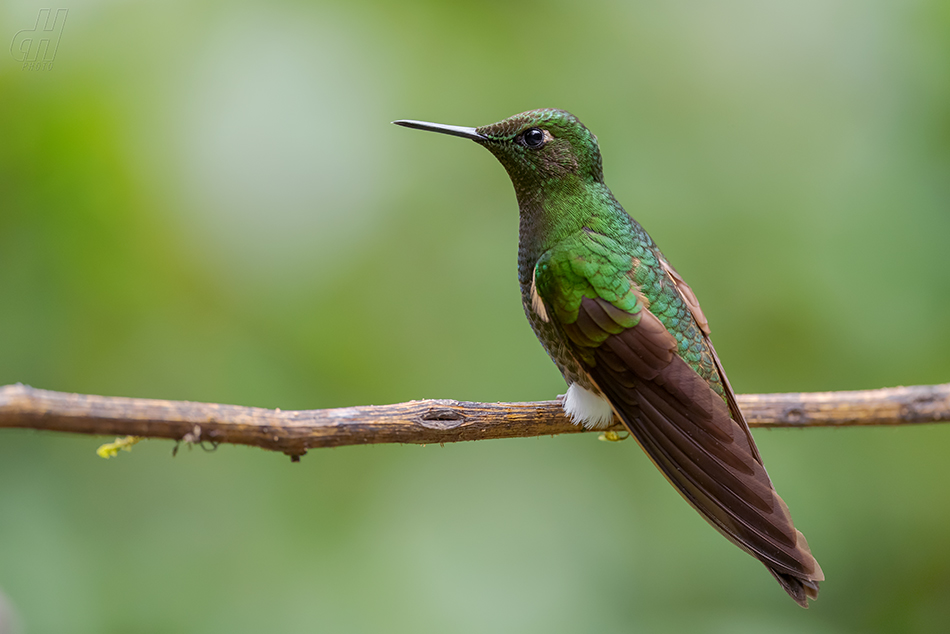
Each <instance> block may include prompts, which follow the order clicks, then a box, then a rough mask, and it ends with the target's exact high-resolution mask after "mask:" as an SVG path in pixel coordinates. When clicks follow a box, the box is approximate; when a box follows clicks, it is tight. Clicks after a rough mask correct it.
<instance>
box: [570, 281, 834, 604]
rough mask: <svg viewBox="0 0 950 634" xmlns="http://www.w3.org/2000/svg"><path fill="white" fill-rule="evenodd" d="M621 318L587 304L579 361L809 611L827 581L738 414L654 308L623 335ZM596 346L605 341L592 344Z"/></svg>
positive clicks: (655, 456) (685, 490) (697, 501)
mask: <svg viewBox="0 0 950 634" xmlns="http://www.w3.org/2000/svg"><path fill="white" fill-rule="evenodd" d="M690 293H691V291H690ZM696 306H697V307H698V303H697V304H696ZM617 312H618V309H617V307H616V306H614V305H612V304H610V303H609V302H607V301H605V300H603V299H600V298H598V299H591V298H587V297H585V298H584V299H583V300H582V301H581V306H580V311H579V313H578V318H577V320H576V321H575V322H574V323H572V324H567V325H564V326H563V327H564V329H565V333H566V334H567V335H568V338H569V339H571V341H572V342H573V344H574V345H576V346H581V347H584V348H586V350H585V354H578V355H577V356H578V357H586V358H587V359H592V362H591V363H586V364H584V365H585V369H586V370H587V371H588V373H589V374H590V377H591V379H592V380H593V381H594V383H595V384H596V385H597V386H598V388H599V389H600V390H601V391H602V392H603V393H604V395H605V396H606V397H607V398H608V400H609V401H610V402H611V404H612V405H613V407H614V409H615V410H616V412H617V414H618V415H619V417H620V418H621V420H622V421H623V423H624V424H625V425H626V427H627V428H628V429H629V430H630V432H631V434H632V435H633V436H634V438H636V439H637V441H638V442H639V443H640V445H641V446H642V447H643V449H644V450H645V451H646V453H647V454H648V455H649V456H650V458H651V459H652V460H653V462H654V464H656V466H657V467H658V468H659V469H660V471H661V472H663V474H664V475H665V476H666V478H667V479H668V480H669V481H670V483H672V484H673V485H674V486H675V487H676V488H677V490H679V492H680V493H681V494H682V495H683V497H684V498H685V499H686V500H687V501H688V502H689V503H690V504H691V505H692V506H693V507H694V508H695V509H696V510H697V511H699V512H700V514H702V516H703V517H704V518H705V519H706V520H707V521H708V522H709V523H710V524H712V525H713V526H714V527H715V528H717V529H718V530H719V531H720V532H721V533H722V534H723V535H725V536H726V537H727V538H728V539H730V540H731V541H732V542H733V543H735V544H737V545H738V546H739V547H741V548H742V549H744V550H746V551H747V552H749V553H750V554H751V555H753V556H754V557H756V558H757V559H759V560H760V561H761V562H762V563H764V564H765V566H766V567H767V568H768V569H769V571H770V572H772V574H773V575H774V576H775V577H776V579H778V581H779V583H781V584H782V587H784V588H785V590H786V591H787V592H788V593H789V595H791V597H792V598H793V599H795V600H796V601H797V602H798V603H799V604H800V605H802V606H803V607H807V606H808V598H815V597H816V596H817V594H818V583H817V582H818V581H820V580H821V579H823V578H824V577H823V575H822V573H821V569H820V567H819V566H818V563H817V562H816V561H815V559H814V557H812V555H811V552H810V550H809V549H808V544H807V543H806V541H805V538H804V536H803V535H802V534H801V533H799V532H798V531H797V530H795V527H794V526H793V525H792V521H791V518H790V516H789V512H788V508H787V507H786V506H785V503H784V502H783V501H782V499H781V498H780V497H779V496H778V494H777V493H776V492H775V489H774V488H773V486H772V483H771V481H770V480H769V477H768V474H767V473H766V472H765V468H764V467H763V466H762V461H761V459H760V458H759V455H758V451H757V449H756V448H755V443H754V442H753V441H752V436H751V434H749V433H748V426H747V425H746V424H745V421H744V419H742V415H741V412H739V410H738V407H734V410H733V413H732V415H730V406H728V405H727V404H726V402H724V401H723V400H722V398H720V397H719V395H718V394H716V393H715V392H714V391H713V390H712V389H711V388H710V387H709V385H708V384H707V383H706V381H705V380H704V379H703V378H702V377H701V376H699V374H697V373H696V372H695V371H694V370H693V369H692V368H691V367H690V366H689V365H688V364H687V363H686V362H685V361H683V359H682V358H680V356H679V355H678V354H676V340H675V339H674V338H673V336H672V335H671V334H670V333H669V332H668V331H667V330H666V328H665V327H664V326H663V324H662V322H660V320H659V319H658V318H657V317H656V316H655V315H653V314H652V313H650V312H649V310H647V309H645V308H643V309H641V311H640V315H641V318H640V321H639V323H638V324H637V325H636V326H634V327H632V328H626V329H618V319H615V317H618V315H617ZM700 315H701V313H700ZM619 317H621V319H620V321H623V319H622V317H623V316H622V315H620V316H619ZM704 321H705V320H704ZM627 323H629V322H627ZM610 333H614V334H610ZM594 341H602V342H603V343H601V344H600V345H595V346H591V345H590V343H593V342H594ZM585 344H586V345H585ZM723 378H724V377H723ZM729 392H730V393H731V391H729ZM731 400H732V401H733V402H734V399H731ZM734 417H735V419H734Z"/></svg>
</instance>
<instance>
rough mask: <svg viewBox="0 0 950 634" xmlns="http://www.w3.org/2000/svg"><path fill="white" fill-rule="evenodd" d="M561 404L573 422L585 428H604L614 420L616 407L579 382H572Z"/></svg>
mask: <svg viewBox="0 0 950 634" xmlns="http://www.w3.org/2000/svg"><path fill="white" fill-rule="evenodd" d="M561 406H562V407H563V408H564V413H565V414H567V416H568V417H569V418H570V419H571V422H572V423H574V424H575V425H583V426H584V428H585V429H603V428H605V427H609V426H610V424H611V423H612V422H613V421H614V408H613V407H611V405H610V401H608V400H607V399H605V398H604V397H603V396H601V395H599V394H594V393H593V392H591V391H590V390H587V389H584V388H583V387H581V386H580V385H578V384H577V383H571V385H570V387H568V388H567V394H565V395H564V401H563V402H562V403H561Z"/></svg>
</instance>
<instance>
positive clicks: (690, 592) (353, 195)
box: [0, 0, 950, 634]
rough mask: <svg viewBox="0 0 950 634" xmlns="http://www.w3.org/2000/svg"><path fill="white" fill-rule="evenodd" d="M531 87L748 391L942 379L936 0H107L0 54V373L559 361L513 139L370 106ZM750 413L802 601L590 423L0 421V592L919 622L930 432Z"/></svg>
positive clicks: (238, 398)
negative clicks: (519, 249) (561, 429)
mask: <svg viewBox="0 0 950 634" xmlns="http://www.w3.org/2000/svg"><path fill="white" fill-rule="evenodd" d="M40 6H41V5H34V4H31V3H22V2H21V3H13V4H12V5H10V6H8V5H4V6H3V7H2V8H0V38H7V39H8V40H12V38H13V37H14V35H15V34H16V33H17V31H19V30H20V29H28V28H31V26H32V25H33V24H34V22H35V20H36V14H37V10H38V8H40ZM6 41H7V40H4V42H6ZM537 107H561V108H565V109H568V110H571V111H572V112H574V113H575V114H577V115H578V116H579V117H580V118H581V119H582V120H583V121H584V122H585V123H586V124H587V125H588V126H589V127H590V128H591V129H592V130H593V131H594V132H595V133H596V134H598V135H599V138H600V141H601V148H602V151H603V155H604V162H605V169H606V177H607V182H608V184H610V186H611V187H612V188H613V191H614V193H615V194H616V195H617V197H618V199H619V200H620V201H621V202H622V203H623V204H624V205H625V206H626V208H627V210H628V211H630V212H631V213H632V214H633V215H634V216H635V217H637V218H638V219H639V220H640V221H641V223H642V224H643V225H644V226H645V227H646V228H647V229H648V230H649V231H650V232H651V233H652V235H653V236H654V238H655V239H656V240H657V242H658V243H659V244H660V245H661V246H662V247H663V249H664V251H665V252H666V254H667V255H668V256H669V258H670V260H671V261H672V262H673V263H674V264H675V265H676V267H677V268H678V269H679V270H680V272H681V273H683V275H684V276H685V277H686V278H687V279H688V280H689V282H690V284H691V286H692V287H693V289H694V290H695V291H696V292H697V294H698V295H699V297H700V298H701V299H702V300H703V306H704V309H705V312H706V314H707V316H708V317H709V318H710V321H711V323H712V326H713V330H714V335H715V341H716V344H717V348H718V350H719V351H720V354H721V355H722V357H723V361H724V363H725V365H726V367H727V368H728V370H729V373H730V378H731V380H732V383H733V385H734V386H735V387H736V388H737V390H739V391H740V392H767V391H798V390H839V389H860V388H873V387H883V386H893V385H911V384H924V383H940V382H945V381H948V380H950V362H948V361H947V355H948V352H950V328H948V327H947V325H948V322H950V250H948V249H950V247H948V236H950V176H948V174H950V11H948V10H947V8H946V3H941V2H937V1H936V0H930V1H920V2H908V3H898V2H894V3H874V4H873V5H871V4H862V3H848V2H840V1H833V2H804V3H801V2H785V3H767V4H763V3H758V2H751V1H747V2H730V3H715V4H711V5H704V6H703V7H702V8H699V7H697V6H694V5H693V4H691V3H682V2H674V3H661V2H646V3H630V4H628V5H624V4H623V3H611V2H595V3H587V4H581V3H577V4H569V3H554V4H552V3H540V2H528V3H523V4H519V5H514V6H512V5H509V4H507V3H500V2H487V3H486V2H478V3H475V2H472V3H456V4H442V3H425V2H416V3H412V2H408V3H405V2H404V3H400V4H390V3H385V2H368V3H358V4H348V3H342V2H341V3H335V4H327V5H312V4H308V3H302V2H281V3H260V2H258V3H255V2H242V3H221V2H165V3H155V2H143V3H131V4H128V3H106V2H101V3H85V4H83V5H81V6H76V7H69V13H68V20H67V23H66V25H65V28H64V29H63V36H62V40H61V43H60V47H59V49H58V51H57V54H56V58H55V63H54V65H53V68H52V70H49V71H31V70H24V69H22V64H21V63H19V62H17V61H16V60H15V59H14V58H13V55H12V54H9V53H7V52H5V51H0V384H6V383H13V382H17V381H20V382H23V383H28V384H30V385H34V386H37V387H43V388H48V389H56V390H67V391H76V392H86V393H94V394H107V395H124V396H142V397H156V398H168V399H190V400H199V401H213V402H226V403H238V404H244V405H256V406H264V407H281V408H284V409H291V408H319V407H333V406H343V405H356V404H370V403H387V402H398V401H404V400H409V399H418V398H428V397H443V398H459V399H470V400H485V401H496V400H539V399H546V398H551V397H553V396H554V395H555V394H557V393H559V391H563V383H562V381H561V379H560V377H559V375H558V373H557V371H556V369H555V368H554V366H553V365H552V364H551V363H550V362H549V361H548V359H547V358H546V356H545V355H544V353H543V352H542V350H541V347H540V346H539V345H538V344H537V342H536V341H535V340H534V338H533V337H532V335H531V333H530V330H529V328H528V326H527V324H526V323H525V320H524V317H523V314H522V310H521V306H520V299H519V295H518V289H517V281H516V275H515V250H516V245H517V210H516V204H515V201H514V196H513V194H512V191H511V186H510V185H509V183H508V181H507V177H506V176H505V174H504V171H503V170H502V168H501V167H500V166H499V165H497V163H496V162H495V161H494V159H492V157H491V156H490V155H489V154H488V153H486V152H485V151H484V150H482V149H480V148H478V147H477V146H476V145H475V144H473V143H470V142H466V141H463V140H460V139H450V138H446V137H440V136H436V135H432V134H424V133H421V132H414V131H410V130H405V129H401V128H397V127H395V126H391V125H390V124H389V121H391V120H393V119H398V118H415V119H426V120H432V121H438V122H444V123H455V124H460V125H481V124H486V123H490V122H492V121H496V120H498V119H501V118H503V117H505V116H507V115H510V114H513V113H515V112H519V111H521V110H526V109H529V108H537ZM756 437H757V439H758V441H759V444H760V448H761V450H762V454H763V455H764V457H765V459H766V463H767V465H768V466H769V470H770V474H771V476H772V478H773V480H774V481H775V482H776V483H777V485H778V488H779V490H780V492H781V493H782V495H783V497H784V498H785V500H786V501H787V502H788V504H789V506H790V507H791V509H792V511H793V514H794V517H795V519H796V524H797V525H798V526H799V527H800V528H801V529H802V531H803V532H804V533H805V534H806V535H807V536H808V539H809V542H810V544H811V546H812V548H813V551H814V553H815V555H816V556H817V557H818V559H819V561H820V562H821V564H822V566H823V568H824V571H825V573H826V575H827V578H828V580H827V582H826V583H825V584H824V585H823V588H822V596H821V599H820V600H818V601H817V602H815V603H814V604H813V606H812V608H811V609H810V610H808V611H807V612H806V611H803V610H801V609H800V608H798V607H797V606H795V605H794V603H793V602H791V601H790V600H789V599H788V598H787V597H786V596H785V594H784V593H783V592H782V591H781V590H780V588H779V587H778V585H777V584H776V583H775V582H774V581H773V580H772V579H771V577H770V576H769V575H768V574H767V572H766V571H765V569H764V568H763V567H762V566H761V565H760V564H758V563H757V562H755V561H754V560H753V559H751V558H750V557H747V556H745V555H743V554H742V553H740V552H738V551H737V550H736V549H735V548H734V547H733V546H732V545H730V544H729V543H728V542H726V541H725V540H724V539H722V538H721V537H720V536H719V535H718V534H716V533H715V531H713V530H711V529H710V528H709V527H708V526H707V525H706V524H705V523H704V522H703V521H702V520H701V519H700V518H699V517H698V516H697V515H696V514H695V513H694V512H693V511H692V510H691V509H689V508H688V506H687V505H685V504H683V502H682V500H681V499H680V498H679V496H678V495H676V494H675V493H674V492H673V491H672V489H671V488H670V487H669V486H668V485H667V484H666V482H665V481H664V480H663V478H662V477H661V476H660V475H659V474H658V473H657V472H656V471H655V469H654V468H653V466H652V465H651V464H650V463H649V461H648V460H647V459H646V458H645V457H644V456H643V455H642V452H640V451H639V449H638V448H637V447H636V446H635V445H634V444H633V443H621V444H619V445H617V446H614V445H610V444H606V443H599V442H597V441H596V440H595V439H594V437H593V436H589V435H588V436H585V437H571V438H567V437H562V438H554V439H552V438H542V439H530V440H511V441H486V442H479V443H468V444H460V445H453V446H445V447H438V446H429V447H425V448H420V447H414V446H406V447H401V446H394V447H388V446H380V447H355V448H344V449H335V450H317V451H313V452H311V453H310V454H309V455H308V456H306V457H305V458H304V459H303V460H302V461H301V463H300V464H291V463H290V461H289V460H288V459H287V458H286V457H284V456H281V455H277V454H269V453H265V452H263V451H259V450H251V449H243V448H235V447H221V448H219V449H218V450H217V451H216V452H215V453H212V454H206V453H204V452H202V451H200V450H193V451H187V450H186V451H184V452H182V453H179V455H178V457H176V458H174V459H173V458H172V456H171V449H172V444H171V443H167V442H157V441H153V442H148V443H144V444H140V445H138V446H137V447H136V448H135V450H134V451H133V452H132V453H131V454H122V455H121V456H120V457H119V458H118V459H116V460H111V461H103V460H100V459H99V458H97V457H96V456H95V454H94V449H95V447H96V446H97V445H98V444H99V443H100V442H101V441H102V439H93V438H84V437H68V436H60V435H53V434H40V433H36V432H32V431H25V430H5V431H0V591H2V594H3V595H5V596H6V600H7V602H9V603H10V604H12V605H13V606H14V607H15V609H16V611H17V612H18V613H19V621H20V622H21V623H22V625H23V630H24V631H25V632H29V633H30V634H35V633H44V632H55V633H72V632H77V633H79V632H90V633H92V632H95V633H103V632H106V633H109V632H115V633H120V632H143V633H146V634H147V633H151V632H176V633H177V632H202V633H214V632H222V633H223V632H228V633H233V632H261V631H267V632H392V633H395V632H411V633H423V632H459V633H466V632H472V633H475V632H479V633H481V632H518V633H527V632H631V631H642V632H683V631H696V632H730V633H734V632H778V633H785V632H806V631H807V632H819V633H824V632H855V633H858V632H861V633H864V632H910V631H914V632H944V631H946V627H947V626H946V624H947V623H948V622H950V540H948V535H950V492H948V488H947V482H948V481H950V460H948V459H947V455H948V450H950V428H943V427H939V426H923V427H919V428H904V429H841V430H812V431H807V432H795V431H771V432H765V431H759V432H757V433H756ZM2 614H3V608H2V606H0V618H3V616H2Z"/></svg>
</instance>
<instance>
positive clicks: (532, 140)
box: [521, 128, 544, 150]
mask: <svg viewBox="0 0 950 634" xmlns="http://www.w3.org/2000/svg"><path fill="white" fill-rule="evenodd" d="M521 143H522V144H524V146H525V147H529V148H531V149H532V150H537V149H538V148H539V147H541V146H542V145H544V132H542V131H541V129H540V128H530V129H528V130H525V131H524V133H523V134H522V135H521Z"/></svg>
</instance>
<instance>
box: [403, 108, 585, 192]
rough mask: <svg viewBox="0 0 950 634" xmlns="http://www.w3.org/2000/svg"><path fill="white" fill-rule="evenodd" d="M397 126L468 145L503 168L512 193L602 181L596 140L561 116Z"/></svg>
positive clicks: (543, 113) (537, 113)
mask: <svg viewBox="0 0 950 634" xmlns="http://www.w3.org/2000/svg"><path fill="white" fill-rule="evenodd" d="M393 123H396V124H397V125H402V126H406V127H409V128H416V129H419V130H430V131H432V132H441V133H443V134H451V135H454V136H461V137H464V138H467V139H472V140H473V141H475V142H476V143H478V144H479V145H482V146H484V147H485V148H487V149H488V150H489V151H490V152H491V153H492V154H494V155H495V157H496V158H497V159H498V160H499V161H500V162H501V164H502V165H504V166H505V169H506V170H507V171H508V175H509V176H510V177H511V180H512V181H513V183H514V185H515V189H517V190H522V191H523V189H525V188H530V189H534V188H539V189H544V188H545V186H546V185H550V184H552V183H554V182H560V181H564V180H574V179H580V180H581V181H588V182H590V181H595V182H602V181H603V178H604V176H603V168H602V166H601V159H600V147H599V146H598V145H597V137H596V136H594V135H593V134H592V133H591V132H590V130H588V129H587V128H586V127H585V126H584V124H583V123H581V122H580V121H579V120H578V119H577V117H575V116H574V115H572V114H571V113H569V112H566V111H564V110H555V109H544V110H529V111H528V112H522V113H521V114H516V115H514V116H512V117H508V118H507V119H503V120H501V121H499V122H498V123H493V124H491V125H486V126H482V127H480V128H463V127H460V126H449V125H442V124H438V123H426V122H422V121H394V122H393Z"/></svg>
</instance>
